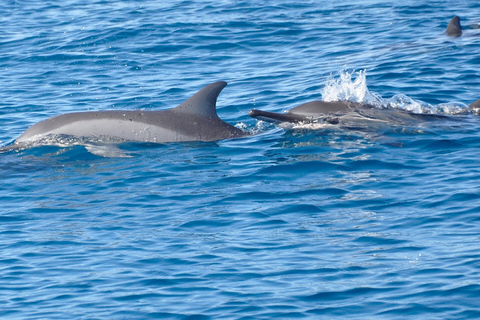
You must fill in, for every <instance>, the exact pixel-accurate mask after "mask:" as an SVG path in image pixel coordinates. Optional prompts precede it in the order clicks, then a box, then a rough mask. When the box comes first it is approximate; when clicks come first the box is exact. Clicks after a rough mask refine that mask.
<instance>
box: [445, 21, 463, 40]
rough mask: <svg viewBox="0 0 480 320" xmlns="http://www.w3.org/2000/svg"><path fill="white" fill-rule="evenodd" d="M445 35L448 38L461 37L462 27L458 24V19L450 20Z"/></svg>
mask: <svg viewBox="0 0 480 320" xmlns="http://www.w3.org/2000/svg"><path fill="white" fill-rule="evenodd" d="M445 33H446V34H447V35H448V36H450V37H460V36H461V35H462V26H461V24H460V17H458V16H455V17H453V18H452V20H450V23H449V24H448V27H447V30H445Z"/></svg>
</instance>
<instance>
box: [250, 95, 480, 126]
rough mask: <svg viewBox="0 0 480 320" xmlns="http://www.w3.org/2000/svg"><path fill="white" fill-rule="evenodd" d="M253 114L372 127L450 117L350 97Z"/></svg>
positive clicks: (252, 113) (279, 120) (271, 119)
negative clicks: (385, 105) (376, 105)
mask: <svg viewBox="0 0 480 320" xmlns="http://www.w3.org/2000/svg"><path fill="white" fill-rule="evenodd" d="M469 108H470V110H471V111H472V113H477V112H478V111H479V110H480V100H477V101H475V102H474V103H472V104H471V105H470V106H469ZM249 115H250V116H251V117H252V118H255V119H258V120H263V121H266V122H270V123H274V124H281V123H293V124H296V123H302V124H308V123H326V124H339V125H340V126H346V127H357V126H361V127H368V126H371V125H372V124H374V123H386V124H389V125H410V124H415V123H418V122H426V121H433V120H440V119H450V118H451V117H449V116H447V115H435V114H417V113H411V112H408V111H406V110H401V109H395V108H386V109H379V108H376V107H374V106H371V105H368V104H360V103H356V102H350V101H333V102H326V101H311V102H307V103H305V104H302V105H299V106H298V107H295V108H293V109H291V110H289V111H288V112H286V113H276V112H268V111H261V110H255V109H253V110H251V111H250V112H249Z"/></svg>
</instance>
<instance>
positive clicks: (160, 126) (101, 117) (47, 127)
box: [0, 81, 247, 151]
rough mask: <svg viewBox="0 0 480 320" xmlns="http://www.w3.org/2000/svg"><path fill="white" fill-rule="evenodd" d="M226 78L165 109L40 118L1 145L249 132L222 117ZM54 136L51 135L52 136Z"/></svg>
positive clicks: (167, 138)
mask: <svg viewBox="0 0 480 320" xmlns="http://www.w3.org/2000/svg"><path fill="white" fill-rule="evenodd" d="M226 85H227V83H226V82H222V81H219V82H215V83H212V84H210V85H208V86H206V87H205V88H203V89H202V90H200V91H199V92H197V93H196V94H195V95H193V96H192V97H191V98H190V99H188V100H187V101H185V102H183V103H182V104H180V105H179V106H177V107H176V108H173V109H169V110H162V111H125V110H124V111H120V110H111V111H95V112H76V113H69V114H63V115H59V116H56V117H53V118H49V119H46V120H44V121H41V122H39V123H37V124H35V125H33V126H32V127H30V128H29V129H28V130H27V131H25V132H24V133H23V134H22V135H21V136H20V137H19V138H18V139H17V140H15V142H14V143H13V144H12V145H10V146H6V147H3V148H1V149H0V151H8V150H12V149H22V148H24V147H29V146H37V145H47V144H51V145H58V144H59V143H58V142H57V141H56V140H55V137H57V136H59V137H61V136H69V137H76V138H81V139H87V140H90V141H92V140H93V141H94V140H95V139H99V140H103V141H113V142H124V141H141V142H157V143H166V142H186V141H217V140H222V139H230V138H239V137H243V136H246V135H247V133H246V132H244V131H243V130H240V129H238V128H236V127H234V126H232V125H230V124H228V123H226V122H225V121H223V120H221V119H220V118H219V117H218V115H217V112H216V101H217V97H218V95H219V94H220V92H221V91H222V89H223V88H225V86H226ZM50 137H53V138H52V139H49V138H50Z"/></svg>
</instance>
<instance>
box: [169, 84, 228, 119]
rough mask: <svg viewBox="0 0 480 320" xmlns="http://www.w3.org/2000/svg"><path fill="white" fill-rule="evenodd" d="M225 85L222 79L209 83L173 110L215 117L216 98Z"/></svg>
mask: <svg viewBox="0 0 480 320" xmlns="http://www.w3.org/2000/svg"><path fill="white" fill-rule="evenodd" d="M226 85H227V83H226V82H224V81H218V82H214V83H212V84H209V85H208V86H206V87H205V88H203V89H202V90H200V91H198V92H197V93H195V94H194V95H193V96H192V97H191V98H190V99H188V100H187V101H185V102H183V103H182V104H180V105H179V106H177V107H175V108H174V109H173V110H175V111H177V112H182V113H189V114H194V115H200V116H203V117H207V118H217V117H218V116H217V110H216V103H217V98H218V95H219V94H220V92H221V91H222V90H223V88H225V86H226Z"/></svg>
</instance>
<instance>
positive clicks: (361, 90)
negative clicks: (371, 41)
mask: <svg viewBox="0 0 480 320" xmlns="http://www.w3.org/2000/svg"><path fill="white" fill-rule="evenodd" d="M321 94H322V99H323V100H324V101H342V100H343V101H352V102H357V103H364V104H368V105H371V106H374V107H376V108H379V109H384V108H396V109H403V110H406V111H408V112H413V113H424V114H445V115H455V114H465V113H468V112H469V110H468V106H467V105H465V104H463V103H457V102H450V103H442V104H438V105H432V104H429V103H426V102H423V101H421V100H414V99H412V98H410V97H408V96H407V95H404V94H397V95H394V96H393V97H392V98H390V99H384V98H382V97H381V96H380V95H379V94H376V93H374V92H370V90H368V87H367V76H366V70H360V71H358V72H356V71H355V70H353V71H348V70H342V71H341V72H340V73H339V75H338V77H334V76H333V75H330V76H329V77H328V78H327V81H326V82H325V86H324V87H323V89H322V91H321Z"/></svg>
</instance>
